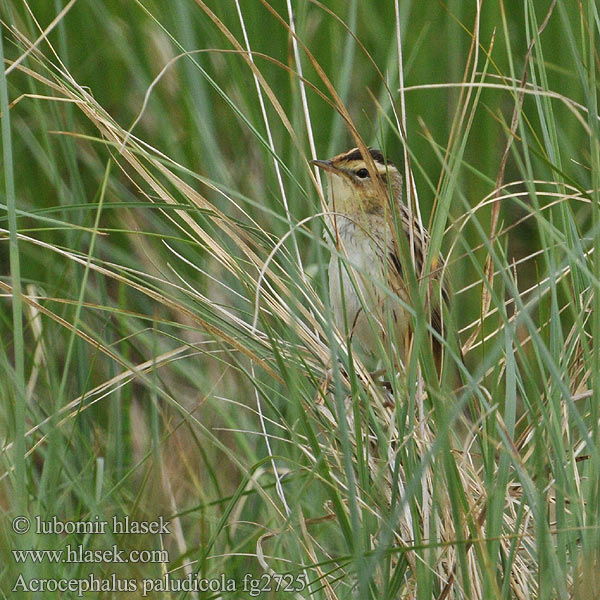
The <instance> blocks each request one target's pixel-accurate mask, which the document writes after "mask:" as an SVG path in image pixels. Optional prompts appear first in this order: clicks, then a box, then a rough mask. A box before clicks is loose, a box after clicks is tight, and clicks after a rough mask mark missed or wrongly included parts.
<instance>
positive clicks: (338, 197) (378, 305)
mask: <svg viewBox="0 0 600 600" xmlns="http://www.w3.org/2000/svg"><path fill="white" fill-rule="evenodd" d="M369 153H370V157H371V159H372V160H370V161H369V160H365V158H364V157H363V155H362V153H361V151H360V150H359V149H358V148H353V149H351V150H349V151H348V152H344V153H343V154H338V155H337V156H334V157H333V158H332V159H330V160H323V161H322V160H317V161H313V164H315V165H317V166H319V167H320V168H322V169H324V170H325V171H326V173H327V176H328V184H329V185H328V200H329V210H330V225H331V230H332V232H333V234H334V236H335V245H336V247H337V248H336V249H337V251H338V252H340V253H341V254H342V255H345V256H346V257H347V258H348V261H347V264H341V261H340V260H339V258H338V256H337V255H336V254H335V253H334V254H332V256H331V260H330V263H329V290H330V296H331V303H332V307H333V310H334V317H335V321H336V324H337V325H338V327H339V328H340V330H341V331H342V332H346V333H347V334H348V335H351V336H352V337H353V339H357V340H358V342H359V343H360V345H361V346H362V347H363V349H364V350H366V351H367V352H368V353H373V352H375V351H376V349H377V347H378V346H379V341H384V342H386V341H387V340H386V338H387V335H388V332H389V327H388V325H389V324H391V325H392V327H393V328H394V339H395V341H396V346H395V347H396V349H397V351H398V357H399V358H400V359H401V360H405V358H406V353H407V345H408V344H409V341H410V321H411V320H410V314H409V312H408V311H407V310H406V309H405V308H404V307H403V306H402V303H401V302H399V301H398V300H397V299H396V298H394V297H393V296H390V294H386V293H385V292H384V289H385V288H388V289H391V290H392V291H393V292H394V293H395V294H396V295H397V296H398V297H399V298H400V299H401V300H402V301H403V302H405V303H406V304H407V305H409V306H410V305H411V301H410V297H409V291H408V286H407V284H406V282H405V280H404V276H403V269H402V261H401V260H400V258H399V252H398V248H397V242H396V241H395V240H394V230H393V226H392V223H393V220H392V214H391V204H390V201H389V199H390V198H393V201H394V206H395V210H396V211H397V216H398V218H399V223H400V224H401V230H402V231H403V232H404V233H405V234H406V236H407V238H408V239H409V240H411V239H412V244H413V248H414V261H415V272H416V274H417V276H418V277H421V276H424V275H425V274H423V273H421V271H422V268H423V258H424V249H425V248H426V245H427V244H428V241H429V235H428V233H427V231H426V230H425V228H424V227H423V226H422V225H421V224H420V223H419V222H418V221H417V219H415V218H411V215H410V214H409V211H408V209H407V207H406V205H405V204H404V202H403V201H402V196H403V183H402V175H401V174H400V172H399V171H398V169H397V168H396V167H395V166H394V165H393V164H392V163H391V162H389V161H386V160H385V159H384V157H383V155H382V153H381V152H380V151H379V150H375V149H371V148H369ZM411 230H412V235H411ZM409 244H410V241H409ZM435 266H436V267H439V261H438V263H437V265H435ZM349 271H350V272H351V275H350V274H349ZM434 278H435V275H433V276H432V277H429V278H428V279H429V280H430V281H432V280H433V279H434ZM353 279H354V280H355V283H353V281H352V280H353ZM444 295H445V294H444ZM428 296H432V294H428ZM344 308H345V311H344ZM427 308H428V310H429V312H430V314H431V322H432V324H433V326H434V327H435V328H436V329H437V330H438V331H441V319H440V310H439V302H436V300H435V298H432V299H430V300H429V301H428V307H427ZM367 309H371V310H369V311H367ZM367 312H369V315H367ZM344 313H345V314H344ZM344 316H345V318H344ZM378 338H379V339H378ZM435 346H438V347H437V348H435V349H436V350H437V351H439V345H438V344H437V343H434V347H435Z"/></svg>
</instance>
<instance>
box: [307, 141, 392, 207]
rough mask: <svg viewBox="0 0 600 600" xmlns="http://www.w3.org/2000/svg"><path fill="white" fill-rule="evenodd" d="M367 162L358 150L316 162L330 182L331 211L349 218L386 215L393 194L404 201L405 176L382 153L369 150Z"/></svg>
mask: <svg viewBox="0 0 600 600" xmlns="http://www.w3.org/2000/svg"><path fill="white" fill-rule="evenodd" d="M368 151H369V154H370V159H371V160H368V159H365V157H364V156H363V154H362V152H361V151H360V150H359V149H358V148H352V149H351V150H348V151H347V152H344V153H342V154H338V155H337V156H334V157H333V158H331V159H329V160H313V161H312V164H313V165H316V166H317V167H320V168H321V169H323V170H324V171H325V172H326V173H327V176H328V181H329V207H330V209H331V210H333V211H335V212H339V213H345V214H349V215H356V214H360V213H366V214H372V213H383V212H384V209H385V204H386V202H387V201H388V198H389V195H390V191H391V194H392V196H393V197H394V198H397V199H400V198H401V197H402V175H400V172H399V171H398V169H397V168H396V167H395V166H394V165H393V164H392V163H391V162H389V161H386V160H385V159H384V157H383V154H382V153H381V151H380V150H376V149H374V148H368Z"/></svg>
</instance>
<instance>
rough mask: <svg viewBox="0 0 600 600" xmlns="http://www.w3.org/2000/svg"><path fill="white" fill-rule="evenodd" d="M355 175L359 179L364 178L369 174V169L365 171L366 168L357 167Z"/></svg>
mask: <svg viewBox="0 0 600 600" xmlns="http://www.w3.org/2000/svg"><path fill="white" fill-rule="evenodd" d="M356 176H357V177H360V178H361V179H366V178H367V177H368V176H369V171H367V169H359V170H358V171H356Z"/></svg>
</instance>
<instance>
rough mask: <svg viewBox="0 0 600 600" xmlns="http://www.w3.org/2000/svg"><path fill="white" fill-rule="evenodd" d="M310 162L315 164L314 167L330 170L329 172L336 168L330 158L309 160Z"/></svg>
mask: <svg viewBox="0 0 600 600" xmlns="http://www.w3.org/2000/svg"><path fill="white" fill-rule="evenodd" d="M310 164H311V165H315V167H319V168H320V169H323V170H324V171H330V172H331V173H334V172H335V170H336V169H335V167H334V166H333V163H332V162H331V161H330V160H311V161H310Z"/></svg>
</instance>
